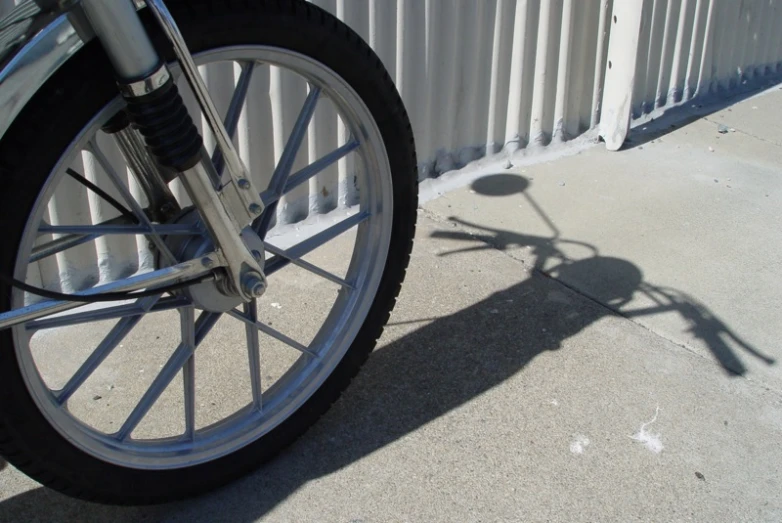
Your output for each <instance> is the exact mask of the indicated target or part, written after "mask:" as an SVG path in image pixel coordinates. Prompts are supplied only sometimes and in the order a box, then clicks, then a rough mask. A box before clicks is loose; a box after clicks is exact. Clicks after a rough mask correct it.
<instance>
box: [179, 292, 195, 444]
mask: <svg viewBox="0 0 782 523" xmlns="http://www.w3.org/2000/svg"><path fill="white" fill-rule="evenodd" d="M179 314H180V321H181V323H182V344H183V345H185V346H186V347H188V348H189V349H190V351H191V354H190V357H189V358H188V359H187V362H186V363H185V366H184V368H183V369H182V381H183V383H184V389H185V390H184V396H185V397H184V404H185V437H186V438H188V439H190V440H192V439H193V437H194V436H195V353H194V349H195V309H194V308H193V307H192V306H190V307H184V308H182V309H180V311H179Z"/></svg>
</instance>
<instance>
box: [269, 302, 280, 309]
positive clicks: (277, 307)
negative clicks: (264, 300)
mask: <svg viewBox="0 0 782 523" xmlns="http://www.w3.org/2000/svg"><path fill="white" fill-rule="evenodd" d="M271 306H272V307H274V308H275V309H282V305H280V304H279V303H277V302H274V303H272V304H271Z"/></svg>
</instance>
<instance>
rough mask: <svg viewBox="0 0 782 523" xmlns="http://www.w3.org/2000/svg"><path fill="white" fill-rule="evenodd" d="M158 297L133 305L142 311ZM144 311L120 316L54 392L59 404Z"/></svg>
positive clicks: (88, 374) (136, 322)
mask: <svg viewBox="0 0 782 523" xmlns="http://www.w3.org/2000/svg"><path fill="white" fill-rule="evenodd" d="M159 299H160V296H150V297H149V298H141V299H140V300H138V301H137V302H136V303H135V305H136V306H137V307H139V308H140V309H141V310H142V311H146V310H149V309H150V308H151V307H152V306H153V305H155V302H157V301H158V300H159ZM143 314H144V312H141V313H140V314H139V315H137V316H131V317H127V318H122V319H121V320H120V321H119V322H118V323H117V324H116V325H115V326H114V327H113V328H112V329H111V331H109V333H108V334H107V335H106V337H105V338H103V340H101V342H100V344H99V345H98V347H97V348H96V349H95V350H94V351H92V354H90V356H89V357H88V358H87V360H86V361H85V362H84V363H82V365H81V367H79V369H78V370H77V371H76V372H75V373H74V374H73V376H71V379H69V380H68V382H67V383H66V384H65V386H64V387H63V388H62V389H60V390H59V391H58V392H57V393H56V394H55V400H56V401H57V403H58V404H59V405H62V404H64V403H65V402H66V401H68V398H70V397H71V396H72V395H73V393H74V392H76V390H78V388H79V387H80V386H81V385H82V383H84V382H85V381H86V380H87V378H89V377H90V376H91V375H92V373H93V372H95V369H97V368H98V367H99V366H100V364H101V363H103V361H104V360H105V359H106V358H107V357H108V356H109V354H111V352H112V351H113V350H114V349H115V348H116V347H117V345H119V343H120V342H121V341H122V340H123V339H124V338H125V337H126V336H127V335H128V334H129V333H130V331H131V330H133V327H135V326H136V324H138V322H139V321H140V320H141V318H142V317H143Z"/></svg>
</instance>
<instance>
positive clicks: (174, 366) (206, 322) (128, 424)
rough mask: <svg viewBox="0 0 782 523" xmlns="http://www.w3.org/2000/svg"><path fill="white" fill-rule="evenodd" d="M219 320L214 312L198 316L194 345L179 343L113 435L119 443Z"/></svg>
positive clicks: (131, 430) (147, 410) (144, 414)
mask: <svg viewBox="0 0 782 523" xmlns="http://www.w3.org/2000/svg"><path fill="white" fill-rule="evenodd" d="M219 319H220V314H218V313H215V312H202V313H201V314H200V315H199V316H198V320H197V321H196V323H195V343H193V344H192V345H187V344H185V343H180V344H179V346H178V347H177V348H176V350H175V351H174V353H173V354H172V355H171V357H170V358H169V359H168V361H167V362H166V364H165V365H163V369H162V370H161V371H160V373H159V374H158V375H157V376H156V377H155V379H154V380H153V381H152V385H150V386H149V388H148V389H147V391H146V392H145V393H144V395H143V396H142V397H141V399H140V400H139V402H138V403H137V404H136V406H135V407H134V408H133V410H132V411H131V413H130V415H129V416H128V418H127V419H126V420H125V423H123V424H122V427H121V428H120V429H119V431H118V432H117V433H116V434H115V436H116V438H117V439H118V440H120V441H124V440H126V439H128V437H129V436H130V434H131V432H133V429H135V428H136V427H137V426H138V424H139V423H140V422H141V420H142V419H144V416H146V414H147V412H149V409H151V408H152V406H153V405H154V404H155V402H156V401H157V400H158V398H159V397H160V395H161V394H163V391H164V390H166V387H168V385H169V384H170V383H171V380H173V379H174V377H175V376H176V375H177V373H178V372H179V370H180V369H181V368H182V367H183V366H184V365H185V363H187V360H188V359H190V357H191V356H192V355H193V353H194V351H195V348H196V347H197V346H198V345H199V344H200V343H201V341H202V340H203V339H204V336H206V335H207V334H208V333H209V331H210V330H212V327H214V325H215V323H217V320H219Z"/></svg>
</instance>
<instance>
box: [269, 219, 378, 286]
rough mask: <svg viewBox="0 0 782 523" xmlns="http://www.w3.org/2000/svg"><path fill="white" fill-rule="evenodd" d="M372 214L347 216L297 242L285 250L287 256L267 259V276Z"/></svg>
mask: <svg viewBox="0 0 782 523" xmlns="http://www.w3.org/2000/svg"><path fill="white" fill-rule="evenodd" d="M370 216H371V215H370V213H369V212H366V211H364V212H359V213H356V214H354V215H352V216H350V217H348V218H345V219H344V220H342V221H341V222H339V223H336V224H334V225H332V226H331V227H329V228H328V229H326V230H324V231H321V232H319V233H318V234H315V235H313V236H311V237H309V238H307V239H306V240H304V241H303V242H301V243H297V244H296V245H294V246H293V247H291V248H289V249H288V250H287V251H285V257H283V256H280V255H275V256H273V257H272V258H271V259H269V261H267V262H266V265H265V266H264V272H265V273H266V275H267V276H269V275H270V274H274V273H275V272H277V271H278V270H280V269H282V268H283V267H285V266H287V265H288V264H289V263H291V260H298V259H300V258H301V257H302V256H305V255H306V254H307V253H309V252H312V251H314V250H315V249H317V248H318V247H320V246H321V245H324V244H325V243H328V242H329V241H331V240H333V239H334V238H336V237H337V236H339V235H340V234H342V233H344V232H346V231H349V230H350V229H352V228H353V227H355V226H356V225H358V224H359V223H361V222H363V221H364V220H366V219H368V218H369V217H370Z"/></svg>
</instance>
